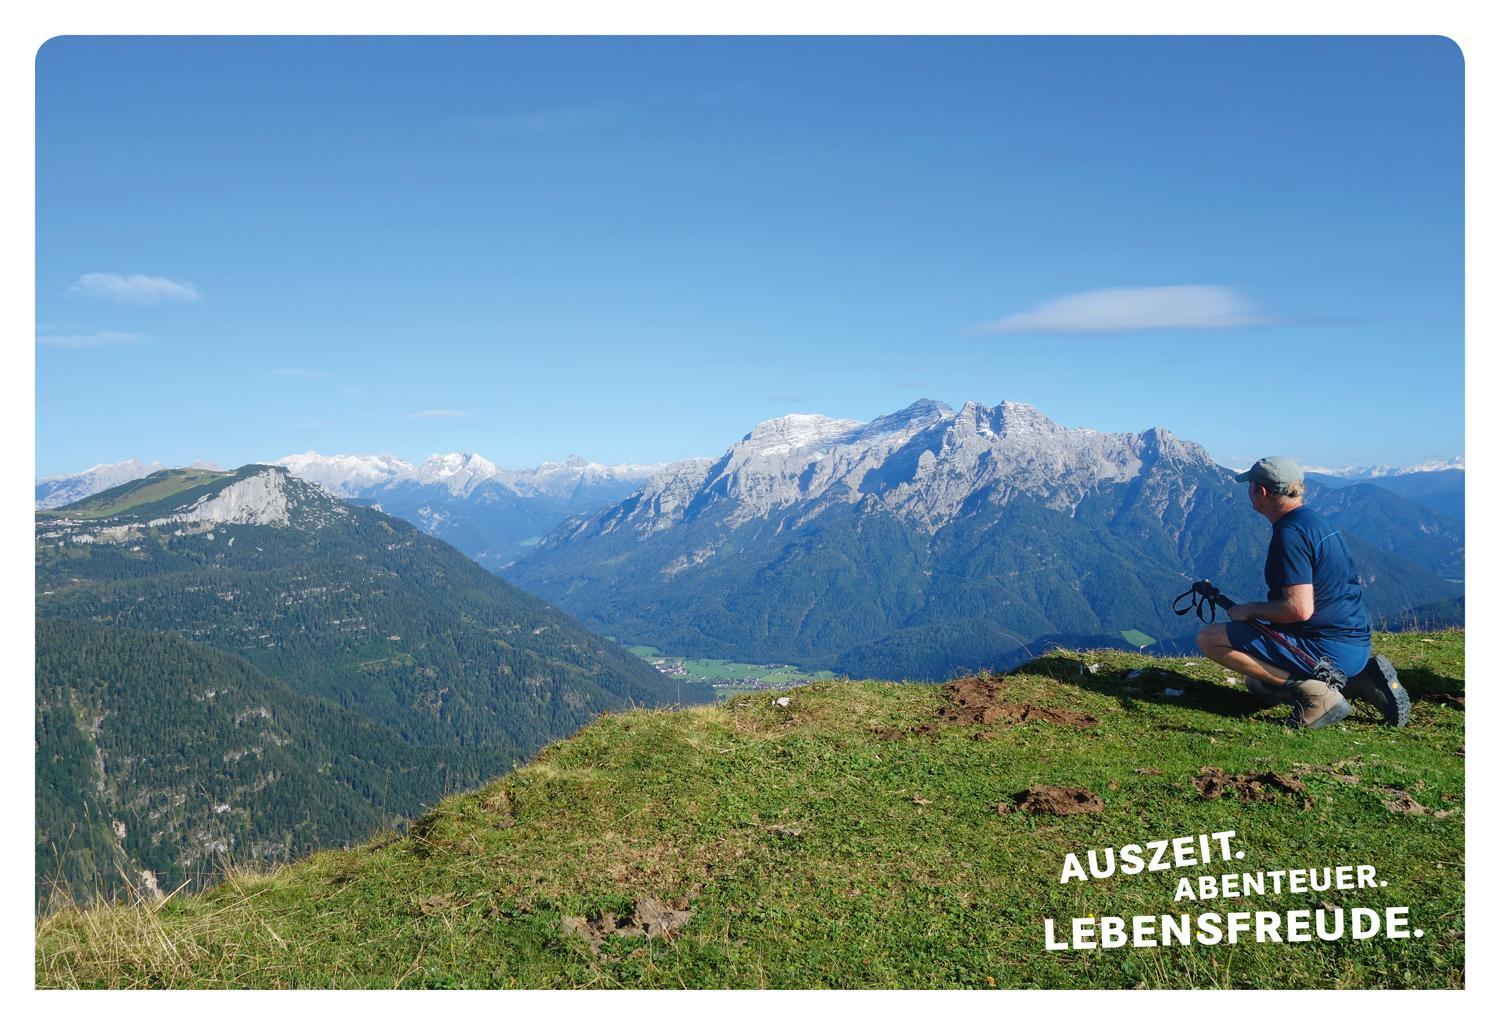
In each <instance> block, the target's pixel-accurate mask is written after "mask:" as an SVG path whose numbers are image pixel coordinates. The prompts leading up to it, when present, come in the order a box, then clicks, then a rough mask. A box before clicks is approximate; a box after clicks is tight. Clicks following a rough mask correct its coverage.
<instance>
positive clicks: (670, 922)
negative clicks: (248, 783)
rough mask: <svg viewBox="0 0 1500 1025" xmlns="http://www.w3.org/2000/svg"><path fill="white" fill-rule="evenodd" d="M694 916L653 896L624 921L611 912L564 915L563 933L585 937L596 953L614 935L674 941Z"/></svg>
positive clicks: (640, 902) (640, 904) (641, 903)
mask: <svg viewBox="0 0 1500 1025" xmlns="http://www.w3.org/2000/svg"><path fill="white" fill-rule="evenodd" d="M692 917H693V913H692V912H691V911H679V910H678V909H676V908H674V907H672V906H671V905H670V904H665V903H663V902H662V901H659V900H657V899H656V898H654V897H642V898H641V899H640V900H638V901H636V904H635V910H634V911H632V912H631V913H630V914H628V915H626V916H625V917H624V918H616V917H615V916H614V915H612V914H610V913H609V912H605V913H603V914H599V915H591V916H590V917H588V918H581V917H578V916H575V915H564V916H563V920H562V931H563V935H565V936H579V937H581V938H583V939H584V940H586V941H587V942H588V945H589V946H590V947H592V948H594V952H595V953H596V954H597V953H598V952H599V948H600V946H601V945H602V944H603V943H604V941H605V940H606V939H608V938H609V937H611V936H644V937H646V938H647V939H652V940H654V939H674V938H675V937H676V936H677V931H678V930H679V929H681V928H682V927H683V926H684V925H685V924H687V921H688V919H690V918H692Z"/></svg>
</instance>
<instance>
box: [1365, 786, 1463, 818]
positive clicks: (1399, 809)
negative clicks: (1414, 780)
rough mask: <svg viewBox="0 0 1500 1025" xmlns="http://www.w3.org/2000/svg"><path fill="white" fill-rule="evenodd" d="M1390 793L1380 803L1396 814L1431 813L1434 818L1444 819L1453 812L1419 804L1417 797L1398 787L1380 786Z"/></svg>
mask: <svg viewBox="0 0 1500 1025" xmlns="http://www.w3.org/2000/svg"><path fill="white" fill-rule="evenodd" d="M1380 789H1381V790H1384V791H1385V792H1386V793H1387V794H1389V795H1390V800H1386V799H1384V798H1382V799H1381V801H1380V803H1381V804H1383V805H1385V806H1386V808H1387V809H1389V810H1390V811H1393V812H1395V813H1396V814H1397V815H1431V816H1432V817H1433V818H1435V819H1446V818H1447V817H1448V816H1449V815H1452V814H1453V811H1452V810H1451V809H1449V810H1445V811H1433V810H1432V809H1431V808H1429V807H1427V806H1426V805H1424V804H1419V803H1418V802H1417V799H1416V798H1415V797H1413V796H1412V795H1411V794H1409V793H1407V792H1406V791H1405V790H1402V789H1401V788H1400V787H1389V786H1387V787H1381V788H1380Z"/></svg>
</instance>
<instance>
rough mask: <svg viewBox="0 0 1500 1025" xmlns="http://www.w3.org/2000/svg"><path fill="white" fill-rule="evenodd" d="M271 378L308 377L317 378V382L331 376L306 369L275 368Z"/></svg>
mask: <svg viewBox="0 0 1500 1025" xmlns="http://www.w3.org/2000/svg"><path fill="white" fill-rule="evenodd" d="M271 376H272V377H310V378H317V379H319V380H326V379H328V378H330V377H332V376H333V375H332V374H325V373H324V372H323V371H321V370H308V369H307V368H306V367H277V368H276V369H275V370H272V371H271Z"/></svg>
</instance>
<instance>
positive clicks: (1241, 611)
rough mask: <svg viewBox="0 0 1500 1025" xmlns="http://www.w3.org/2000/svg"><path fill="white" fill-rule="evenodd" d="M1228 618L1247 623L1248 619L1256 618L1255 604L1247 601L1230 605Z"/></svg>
mask: <svg viewBox="0 0 1500 1025" xmlns="http://www.w3.org/2000/svg"><path fill="white" fill-rule="evenodd" d="M1229 618H1230V619H1232V620H1234V621H1235V622H1236V623H1248V622H1250V620H1252V619H1254V618H1256V616H1255V606H1254V605H1253V604H1249V603H1241V604H1239V605H1231V606H1230V607H1229Z"/></svg>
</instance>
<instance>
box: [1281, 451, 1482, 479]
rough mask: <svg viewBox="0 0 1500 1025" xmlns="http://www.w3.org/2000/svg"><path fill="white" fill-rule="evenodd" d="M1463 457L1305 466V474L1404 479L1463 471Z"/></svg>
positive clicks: (1351, 477)
mask: <svg viewBox="0 0 1500 1025" xmlns="http://www.w3.org/2000/svg"><path fill="white" fill-rule="evenodd" d="M1463 469H1464V457H1463V456H1456V457H1454V458H1452V459H1429V460H1428V461H1427V462H1425V463H1417V464H1415V465H1413V466H1336V467H1330V466H1305V467H1303V470H1305V471H1306V472H1307V473H1321V474H1323V475H1324V476H1327V477H1341V478H1343V479H1344V480H1376V479H1379V478H1381V477H1404V476H1407V475H1408V474H1413V473H1441V472H1443V471H1444V470H1463Z"/></svg>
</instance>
